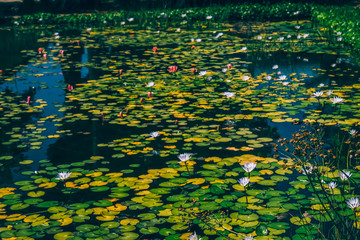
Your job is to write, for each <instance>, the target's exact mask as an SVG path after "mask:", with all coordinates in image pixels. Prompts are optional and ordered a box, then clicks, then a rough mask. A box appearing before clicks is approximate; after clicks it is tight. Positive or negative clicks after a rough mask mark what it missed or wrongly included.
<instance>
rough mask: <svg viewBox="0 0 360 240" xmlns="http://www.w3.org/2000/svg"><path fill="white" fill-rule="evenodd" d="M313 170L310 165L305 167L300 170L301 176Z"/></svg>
mask: <svg viewBox="0 0 360 240" xmlns="http://www.w3.org/2000/svg"><path fill="white" fill-rule="evenodd" d="M313 170H314V166H312V165H307V166H305V167H303V168H302V169H301V171H302V174H304V175H307V174H310V173H312V171H313Z"/></svg>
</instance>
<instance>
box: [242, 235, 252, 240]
mask: <svg viewBox="0 0 360 240" xmlns="http://www.w3.org/2000/svg"><path fill="white" fill-rule="evenodd" d="M253 239H254V238H253V237H252V236H251V235H250V236H245V238H244V240H253Z"/></svg>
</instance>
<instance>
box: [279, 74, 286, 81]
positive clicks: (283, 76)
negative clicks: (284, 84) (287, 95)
mask: <svg viewBox="0 0 360 240" xmlns="http://www.w3.org/2000/svg"><path fill="white" fill-rule="evenodd" d="M286 79H287V77H286V75H280V76H279V80H281V81H284V80H286Z"/></svg>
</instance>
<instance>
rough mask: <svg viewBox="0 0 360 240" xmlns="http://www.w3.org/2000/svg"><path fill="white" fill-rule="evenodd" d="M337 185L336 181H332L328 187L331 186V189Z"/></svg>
mask: <svg viewBox="0 0 360 240" xmlns="http://www.w3.org/2000/svg"><path fill="white" fill-rule="evenodd" d="M336 186H337V183H336V182H330V183H329V184H328V188H330V189H334V188H336Z"/></svg>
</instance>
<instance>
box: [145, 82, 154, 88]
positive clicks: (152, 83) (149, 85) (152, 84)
mask: <svg viewBox="0 0 360 240" xmlns="http://www.w3.org/2000/svg"><path fill="white" fill-rule="evenodd" d="M153 86H155V83H154V82H149V83H148V84H146V87H153Z"/></svg>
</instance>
